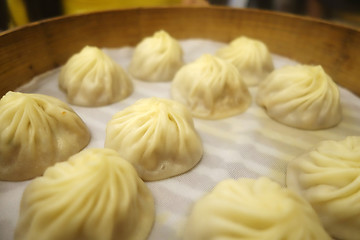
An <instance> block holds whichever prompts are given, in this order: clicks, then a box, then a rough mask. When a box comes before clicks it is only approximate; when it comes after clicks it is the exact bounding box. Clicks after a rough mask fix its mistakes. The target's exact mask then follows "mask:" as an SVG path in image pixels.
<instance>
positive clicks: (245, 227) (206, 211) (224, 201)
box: [183, 177, 331, 240]
mask: <svg viewBox="0 0 360 240" xmlns="http://www.w3.org/2000/svg"><path fill="white" fill-rule="evenodd" d="M184 234H185V236H184V238H183V239H184V240H217V239H224V240H225V239H226V240H227V239H229V240H230V239H252V240H264V239H266V240H279V239H289V240H294V239H297V240H303V239H307V240H319V239H321V240H330V239H331V238H330V236H329V235H328V234H327V233H326V232H325V230H324V229H323V227H322V226H321V223H320V221H319V219H318V217H317V216H316V213H315V212H314V210H313V209H312V208H311V206H310V204H309V203H307V202H306V201H305V200H303V199H302V198H301V197H300V196H298V195H297V194H295V193H293V192H292V191H290V190H288V189H285V188H281V187H280V185H279V184H277V183H275V182H273V181H271V180H269V179H267V178H264V177H262V178H259V179H256V180H255V179H238V180H233V179H228V180H223V181H222V182H220V183H218V184H217V185H216V186H215V188H214V189H213V190H212V191H211V192H210V193H209V194H207V195H205V196H204V197H202V198H201V199H200V200H198V201H197V202H196V203H195V205H194V206H193V208H192V209H191V213H190V216H189V219H188V222H187V225H186V227H185V230H184Z"/></svg>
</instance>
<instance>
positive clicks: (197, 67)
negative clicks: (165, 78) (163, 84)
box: [171, 54, 251, 119]
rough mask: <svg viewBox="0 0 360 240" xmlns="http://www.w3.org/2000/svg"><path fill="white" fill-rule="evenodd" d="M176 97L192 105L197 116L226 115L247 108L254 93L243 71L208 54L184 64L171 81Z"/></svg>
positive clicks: (173, 93) (192, 111)
mask: <svg viewBox="0 0 360 240" xmlns="http://www.w3.org/2000/svg"><path fill="white" fill-rule="evenodd" d="M171 95H172V98H173V99H175V100H177V101H179V102H181V103H183V104H184V105H186V106H187V107H189V109H190V111H191V113H192V114H193V116H194V117H198V118H204V119H219V118H226V117H230V116H233V115H236V114H240V113H242V112H244V111H245V110H246V109H247V108H248V107H249V105H250V103H251V96H250V93H249V91H248V88H247V86H246V85H245V83H244V82H243V78H242V76H241V74H240V73H239V71H238V70H237V69H236V68H235V67H234V66H233V65H232V64H231V63H228V62H226V61H224V60H222V59H220V58H217V57H214V56H212V55H209V54H205V55H203V56H201V57H200V58H198V59H197V60H196V61H194V62H192V63H189V64H187V65H185V66H183V67H182V68H181V69H180V70H179V71H178V72H177V73H176V75H175V78H174V80H173V82H172V85H171Z"/></svg>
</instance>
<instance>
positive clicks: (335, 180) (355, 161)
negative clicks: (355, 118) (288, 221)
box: [286, 136, 360, 240]
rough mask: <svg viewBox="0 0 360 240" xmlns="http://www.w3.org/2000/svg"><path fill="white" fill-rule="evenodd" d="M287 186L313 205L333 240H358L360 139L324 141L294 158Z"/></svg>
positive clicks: (359, 227) (353, 137) (359, 228)
mask: <svg viewBox="0 0 360 240" xmlns="http://www.w3.org/2000/svg"><path fill="white" fill-rule="evenodd" d="M286 183H287V186H288V188H290V189H292V190H294V191H295V192H297V193H299V194H300V195H302V196H303V197H304V198H305V199H306V200H307V201H308V202H309V203H310V204H311V205H312V207H313V208H314V209H315V211H316V212H317V213H318V215H319V217H320V219H321V221H322V223H323V225H324V227H325V229H327V231H328V232H329V233H330V234H331V235H332V236H333V237H336V238H338V239H343V240H358V239H359V236H360V218H359V216H360V137H359V136H351V137H347V138H346V139H344V140H341V141H331V140H328V141H322V142H320V143H319V144H317V145H316V146H315V147H314V149H312V150H310V151H308V152H306V153H304V154H303V155H301V156H299V157H297V158H295V159H294V160H292V161H291V162H290V163H289V165H288V169H287V177H286Z"/></svg>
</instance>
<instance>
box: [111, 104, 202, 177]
mask: <svg viewBox="0 0 360 240" xmlns="http://www.w3.org/2000/svg"><path fill="white" fill-rule="evenodd" d="M105 147H108V148H112V149H115V150H116V151H118V152H119V153H120V155H121V156H123V157H124V158H125V159H126V160H128V161H129V162H131V163H132V164H133V165H134V166H135V168H136V170H137V171H138V173H139V175H140V177H141V178H142V179H143V180H147V181H154V180H160V179H164V178H169V177H173V176H176V175H179V174H181V173H184V172H186V171H188V170H190V169H192V168H193V167H194V166H195V165H196V164H197V163H198V162H199V161H200V159H201V157H202V153H203V146H202V142H201V139H200V136H199V135H198V133H197V132H196V130H195V128H194V123H193V119H192V117H191V113H190V112H189V110H188V109H187V108H186V107H185V106H184V105H182V104H180V103H178V102H176V101H173V100H168V99H162V98H145V99H140V100H138V101H137V102H136V103H134V104H133V105H131V106H129V107H127V108H125V109H124V110H122V111H120V112H118V113H116V114H115V115H114V116H113V117H112V119H111V120H110V121H109V122H108V124H107V127H106V139H105Z"/></svg>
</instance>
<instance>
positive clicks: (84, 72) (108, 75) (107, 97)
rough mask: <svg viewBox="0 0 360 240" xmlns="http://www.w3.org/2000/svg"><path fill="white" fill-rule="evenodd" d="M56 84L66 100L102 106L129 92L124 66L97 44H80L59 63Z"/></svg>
mask: <svg viewBox="0 0 360 240" xmlns="http://www.w3.org/2000/svg"><path fill="white" fill-rule="evenodd" d="M59 86H60V88H61V89H62V90H63V91H65V92H66V94H67V99H68V101H69V102H70V103H72V104H75V105H80V106H89V107H95V106H102V105H108V104H111V103H114V102H118V101H120V100H122V99H124V98H126V97H128V96H129V95H130V94H131V93H132V92H133V84H132V82H131V80H130V78H129V77H128V75H127V73H126V72H125V71H124V69H123V68H122V67H121V66H120V65H118V64H117V63H116V62H115V61H113V60H112V59H111V58H110V57H108V56H107V55H106V54H105V53H104V52H103V51H101V50H100V49H99V48H97V47H90V46H86V47H84V48H83V49H82V50H81V52H79V53H77V54H75V55H73V56H72V57H71V58H70V59H69V60H68V61H67V63H66V64H65V65H64V66H63V67H62V69H61V72H60V76H59Z"/></svg>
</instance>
